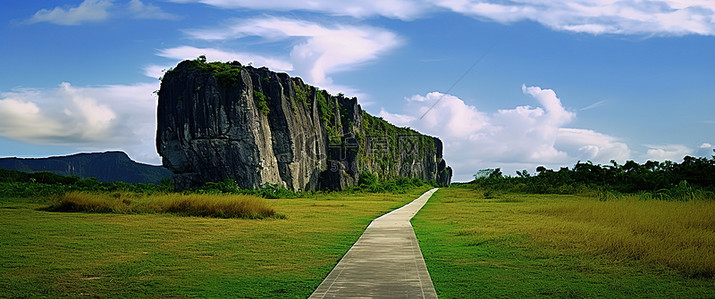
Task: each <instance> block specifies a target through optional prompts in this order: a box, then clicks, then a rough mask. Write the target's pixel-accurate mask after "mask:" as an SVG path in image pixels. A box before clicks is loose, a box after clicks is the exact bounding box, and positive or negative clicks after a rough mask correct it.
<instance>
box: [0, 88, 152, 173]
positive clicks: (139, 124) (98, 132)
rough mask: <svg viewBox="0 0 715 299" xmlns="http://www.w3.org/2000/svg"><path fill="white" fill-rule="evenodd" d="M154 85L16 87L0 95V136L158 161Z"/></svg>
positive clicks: (146, 160)
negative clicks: (108, 151) (109, 151)
mask: <svg viewBox="0 0 715 299" xmlns="http://www.w3.org/2000/svg"><path fill="white" fill-rule="evenodd" d="M157 88H158V86H157V85H156V84H135V85H106V86H97V87H76V86H72V85H71V84H70V83H66V82H65V83H62V84H60V85H59V86H58V87H57V88H53V89H21V90H13V91H10V92H2V93H0V136H2V137H6V138H10V139H13V140H18V141H23V142H28V143H34V144H48V145H72V146H75V147H77V148H78V149H80V150H101V151H103V150H108V149H117V150H125V151H127V152H128V153H129V154H130V155H131V156H132V157H133V158H135V159H137V160H140V161H144V162H149V163H158V162H159V159H158V155H157V154H156V151H155V150H154V132H155V131H156V116H155V114H156V97H155V96H153V94H152V92H153V91H154V90H156V89H157Z"/></svg>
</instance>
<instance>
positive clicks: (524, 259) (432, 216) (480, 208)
mask: <svg viewBox="0 0 715 299" xmlns="http://www.w3.org/2000/svg"><path fill="white" fill-rule="evenodd" d="M488 197H490V198H488V199H487V198H485V196H484V192H483V191H481V190H473V189H472V188H471V187H468V186H461V187H459V186H457V187H451V188H447V189H444V188H443V189H440V190H439V191H438V192H437V193H435V195H434V196H433V197H432V199H430V201H429V202H428V203H427V204H426V205H425V207H424V208H423V209H422V210H421V211H420V212H419V213H418V214H417V215H416V217H415V218H414V219H413V220H412V223H413V226H414V228H415V232H416V234H417V238H418V240H419V242H420V247H421V249H422V253H423V255H424V258H425V261H426V263H427V267H428V269H429V271H430V275H431V276H432V280H433V282H434V285H435V288H436V289H437V293H438V295H439V296H440V297H441V298H473V297H486V298H489V297H505V298H513V297H538V296H547V297H684V298H713V297H715V278H713V275H714V274H715V202H714V201H690V202H666V201H659V200H637V199H634V198H630V199H629V198H624V199H620V200H614V201H599V200H598V198H597V197H595V196H575V195H524V194H497V195H496V196H488Z"/></svg>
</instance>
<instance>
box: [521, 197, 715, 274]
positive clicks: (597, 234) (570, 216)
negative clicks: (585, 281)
mask: <svg viewBox="0 0 715 299" xmlns="http://www.w3.org/2000/svg"><path fill="white" fill-rule="evenodd" d="M525 212H533V213H534V214H536V215H543V216H546V217H545V218H544V219H542V221H540V222H539V223H538V225H529V226H528V227H527V228H525V231H527V232H528V233H529V235H530V236H531V237H532V238H533V239H534V240H537V241H541V242H545V243H548V244H550V245H552V246H555V247H558V248H575V249H578V250H579V251H583V252H585V253H587V254H590V255H606V256H608V257H610V258H615V259H634V260H641V261H643V262H645V263H654V264H660V265H665V266H668V267H671V268H673V269H676V270H678V271H680V272H681V273H683V274H685V275H688V276H706V277H713V276H715V202H713V201H700V200H694V201H689V202H673V201H661V200H637V199H632V198H631V199H628V198H625V199H621V200H615V201H606V202H604V201H595V200H579V201H567V202H559V203H555V204H549V205H543V206H538V207H533V208H532V210H531V211H529V210H526V211H525Z"/></svg>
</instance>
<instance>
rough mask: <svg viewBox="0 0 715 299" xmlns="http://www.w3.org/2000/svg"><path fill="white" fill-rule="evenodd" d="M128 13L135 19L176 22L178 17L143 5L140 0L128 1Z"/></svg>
mask: <svg viewBox="0 0 715 299" xmlns="http://www.w3.org/2000/svg"><path fill="white" fill-rule="evenodd" d="M129 12H130V13H131V14H132V15H133V17H135V18H137V19H155V20H178V19H179V16H177V15H174V14H170V13H168V12H165V11H163V10H161V8H159V7H157V6H154V5H152V4H144V3H143V2H142V1H141V0H131V1H129Z"/></svg>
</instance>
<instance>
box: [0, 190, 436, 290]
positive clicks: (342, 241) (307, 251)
mask: <svg viewBox="0 0 715 299" xmlns="http://www.w3.org/2000/svg"><path fill="white" fill-rule="evenodd" d="M428 188H429V187H423V188H421V189H414V190H412V191H410V192H408V193H407V194H400V195H395V194H352V195H350V194H345V193H326V194H319V195H316V196H315V197H314V198H297V199H276V200H266V202H267V204H268V206H269V207H270V208H271V209H273V210H275V212H276V213H277V214H280V215H283V216H285V219H280V218H265V219H221V218H209V217H187V216H181V215H176V214H171V213H169V214H166V213H139V214H115V213H83V212H75V213H68V212H49V211H43V210H38V208H43V207H47V206H48V205H49V203H48V202H46V201H43V200H38V199H34V200H33V199H13V198H0V290H2V293H1V294H0V297H3V296H8V297H41V296H50V297H55V296H70V297H78V296H102V297H106V296H112V297H135V296H140V297H146V296H149V297H194V296H200V297H290V298H295V297H303V298H305V297H307V296H308V295H310V293H311V292H312V291H313V290H314V289H315V288H316V287H317V286H318V284H320V282H321V281H322V280H323V278H324V277H325V276H326V275H327V274H328V272H329V271H330V270H331V269H332V267H333V266H334V265H335V264H336V263H337V261H338V260H339V259H340V258H341V257H342V255H343V254H344V253H345V252H346V251H347V250H348V249H349V248H350V246H351V245H352V244H353V243H354V242H355V241H356V240H357V238H358V237H359V236H360V234H361V233H362V231H363V230H364V228H365V227H366V226H367V224H369V222H370V221H371V220H372V219H373V218H375V217H377V216H379V215H381V214H384V213H385V212H387V211H390V210H392V209H394V208H397V207H400V206H402V205H403V204H405V203H407V202H409V201H410V200H412V199H414V198H416V197H417V196H419V195H420V194H421V193H423V192H424V191H426V190H427V189H428Z"/></svg>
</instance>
